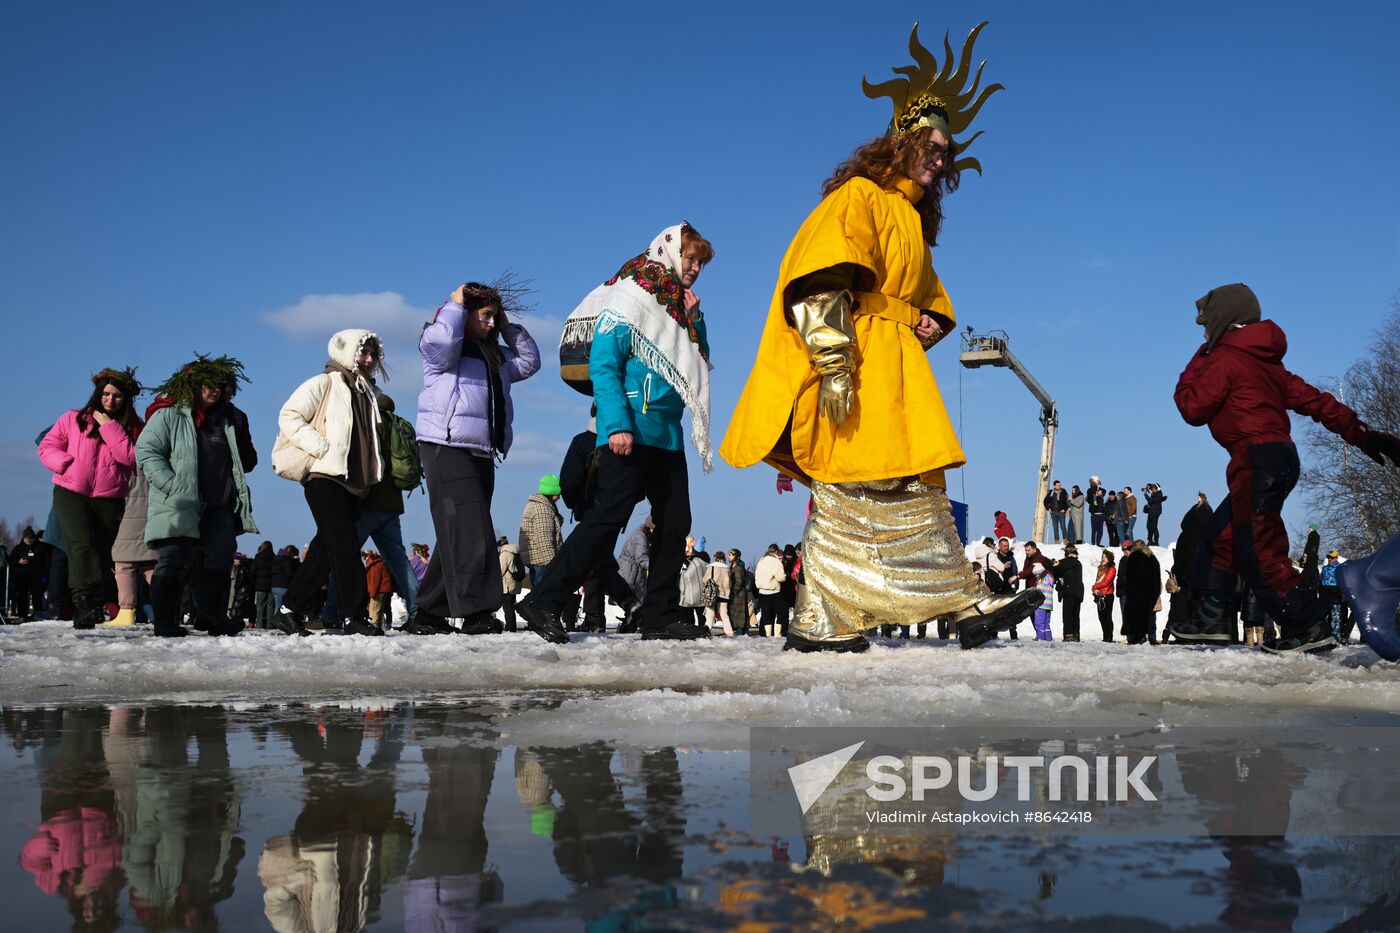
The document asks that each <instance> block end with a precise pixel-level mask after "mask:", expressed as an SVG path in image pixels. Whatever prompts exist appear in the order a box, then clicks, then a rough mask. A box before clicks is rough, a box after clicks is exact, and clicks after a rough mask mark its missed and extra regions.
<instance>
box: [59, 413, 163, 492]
mask: <svg viewBox="0 0 1400 933" xmlns="http://www.w3.org/2000/svg"><path fill="white" fill-rule="evenodd" d="M138 424H140V422H138ZM39 460H40V461H41V462H42V463H43V464H44V466H46V467H48V468H49V469H50V470H52V471H53V474H54V477H53V481H54V483H55V485H58V486H62V487H63V488H64V489H67V490H68V491H69V492H76V493H77V494H78V495H80V496H88V497H90V498H93V499H125V498H126V493H127V489H128V488H129V487H130V485H131V474H132V471H134V470H135V469H136V442H135V441H134V440H133V439H132V437H131V435H130V434H128V433H126V428H124V427H122V426H121V425H120V424H118V423H117V422H115V421H108V422H107V423H106V424H104V425H103V426H102V427H100V428H98V429H97V436H96V437H93V436H91V435H89V434H86V433H84V432H83V431H81V430H80V429H79V428H78V413H77V411H70V412H68V413H67V414H66V415H64V416H63V417H62V418H59V419H58V421H56V422H55V423H54V426H53V427H52V428H51V429H50V430H49V433H48V434H45V435H44V439H43V440H42V441H40V443H39Z"/></svg>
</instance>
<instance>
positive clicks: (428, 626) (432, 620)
mask: <svg viewBox="0 0 1400 933" xmlns="http://www.w3.org/2000/svg"><path fill="white" fill-rule="evenodd" d="M399 631H400V632H406V633H407V634H409V635H447V634H449V633H450V632H451V631H452V626H451V625H449V624H448V622H447V620H446V619H444V618H443V617H442V616H439V615H434V614H433V613H431V612H429V611H428V610H426V609H414V610H413V612H412V613H410V614H409V616H408V618H407V619H406V620H405V621H404V624H403V625H402V626H400V628H399Z"/></svg>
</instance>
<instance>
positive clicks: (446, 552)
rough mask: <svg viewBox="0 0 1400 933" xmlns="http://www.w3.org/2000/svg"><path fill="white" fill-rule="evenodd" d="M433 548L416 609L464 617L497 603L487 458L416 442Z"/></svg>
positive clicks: (492, 477) (492, 472) (492, 478)
mask: <svg viewBox="0 0 1400 933" xmlns="http://www.w3.org/2000/svg"><path fill="white" fill-rule="evenodd" d="M418 449H419V451H420V452H421V453H422V458H423V471H424V473H425V475H426V478H427V480H428V507H429V509H430V510H431V511H432V513H433V530H434V531H435V532H437V547H435V548H433V554H432V557H430V558H429V559H428V570H427V572H426V573H425V574H424V575H423V583H422V584H421V585H420V586H419V587H418V608H420V609H425V610H427V611H428V612H430V613H432V614H433V615H435V616H441V617H442V618H445V619H466V618H470V617H471V616H475V615H481V614H483V613H495V611H496V610H497V609H499V608H501V597H502V591H501V562H500V556H499V553H498V552H497V550H496V527H495V526H494V525H493V524H492V523H491V496H492V495H493V494H494V493H495V491H496V468H495V465H494V464H492V462H491V458H489V457H481V456H478V455H476V454H474V453H472V452H471V451H469V450H463V449H462V448H460V447H445V446H443V445H442V444H427V443H420V444H419V445H418Z"/></svg>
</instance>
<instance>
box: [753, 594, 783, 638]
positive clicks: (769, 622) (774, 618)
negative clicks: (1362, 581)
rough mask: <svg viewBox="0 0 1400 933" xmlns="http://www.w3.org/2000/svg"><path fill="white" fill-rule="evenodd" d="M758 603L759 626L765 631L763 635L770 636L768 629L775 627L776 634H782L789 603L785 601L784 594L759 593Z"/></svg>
mask: <svg viewBox="0 0 1400 933" xmlns="http://www.w3.org/2000/svg"><path fill="white" fill-rule="evenodd" d="M757 602H758V606H757V608H758V619H759V624H760V625H762V626H763V628H764V629H765V631H764V633H763V634H765V635H767V634H768V632H767V631H766V629H767V628H768V627H769V626H772V627H773V631H774V632H781V631H782V629H783V626H784V624H785V617H786V616H787V603H786V602H784V601H783V594H782V592H781V591H779V592H777V593H759V594H758V600H757Z"/></svg>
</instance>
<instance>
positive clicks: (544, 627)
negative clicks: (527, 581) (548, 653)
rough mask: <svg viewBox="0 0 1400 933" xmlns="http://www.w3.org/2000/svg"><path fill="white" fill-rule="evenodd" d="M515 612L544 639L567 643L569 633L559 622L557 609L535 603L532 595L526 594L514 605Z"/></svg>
mask: <svg viewBox="0 0 1400 933" xmlns="http://www.w3.org/2000/svg"><path fill="white" fill-rule="evenodd" d="M515 614H516V615H518V616H520V618H522V619H524V620H525V625H526V627H528V628H529V629H530V631H532V632H534V633H535V634H536V635H538V636H540V637H541V638H543V639H544V640H545V641H548V642H553V643H554V644H556V645H567V644H568V643H569V633H568V632H566V631H564V626H563V625H562V624H560V622H559V610H557V609H550V608H548V607H546V606H537V605H535V598H534V596H527V597H526V598H525V599H523V600H521V601H520V603H519V604H517V605H516V607H515Z"/></svg>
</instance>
